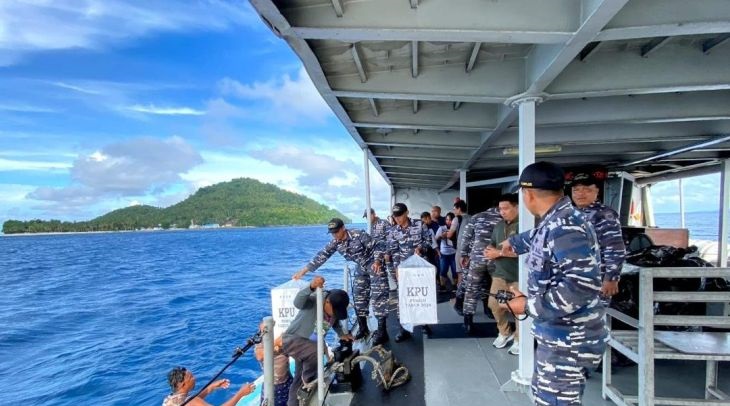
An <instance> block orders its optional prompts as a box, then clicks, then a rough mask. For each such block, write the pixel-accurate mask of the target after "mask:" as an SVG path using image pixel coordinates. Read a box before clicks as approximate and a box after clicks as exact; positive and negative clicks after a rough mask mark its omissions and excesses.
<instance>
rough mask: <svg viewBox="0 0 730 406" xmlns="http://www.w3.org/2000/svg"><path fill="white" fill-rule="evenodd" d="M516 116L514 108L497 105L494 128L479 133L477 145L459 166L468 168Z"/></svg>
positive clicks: (505, 129)
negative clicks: (496, 117) (479, 138)
mask: <svg viewBox="0 0 730 406" xmlns="http://www.w3.org/2000/svg"><path fill="white" fill-rule="evenodd" d="M517 116H518V112H517V109H516V108H512V107H509V106H504V105H501V106H499V110H498V120H497V125H496V126H495V128H494V130H492V131H487V132H484V133H483V134H482V135H481V140H480V143H479V146H478V147H477V148H475V149H474V151H472V153H471V155H470V156H469V158H468V159H467V160H465V161H464V163H463V164H462V165H461V168H462V169H469V168H470V167H471V166H472V165H473V164H474V162H476V161H477V159H479V157H480V156H481V155H482V154H483V153H484V151H485V150H486V149H487V148H488V147H489V144H490V143H491V142H492V141H493V140H494V139H496V138H497V137H499V136H500V135H501V134H502V133H504V132H505V131H507V129H508V128H509V126H510V125H512V123H513V122H514V121H515V120H517Z"/></svg>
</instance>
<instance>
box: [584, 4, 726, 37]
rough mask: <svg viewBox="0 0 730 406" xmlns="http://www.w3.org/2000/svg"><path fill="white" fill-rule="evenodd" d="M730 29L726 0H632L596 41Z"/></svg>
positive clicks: (704, 32)
mask: <svg viewBox="0 0 730 406" xmlns="http://www.w3.org/2000/svg"><path fill="white" fill-rule="evenodd" d="M728 32H730V7H728V5H727V1H726V0H702V1H686V0H641V1H630V2H629V3H628V4H626V6H624V8H622V9H621V11H619V12H618V14H616V16H615V17H614V18H613V19H611V21H610V22H609V23H608V24H607V25H606V27H605V28H603V30H601V32H600V33H599V34H598V35H597V36H596V38H595V39H594V40H595V41H612V40H625V39H633V38H655V37H676V36H680V35H704V34H720V33H728Z"/></svg>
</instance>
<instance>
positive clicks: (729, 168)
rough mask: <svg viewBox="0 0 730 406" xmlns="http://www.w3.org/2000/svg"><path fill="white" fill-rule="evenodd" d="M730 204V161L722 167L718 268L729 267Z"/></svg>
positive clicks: (729, 308) (727, 307) (726, 311)
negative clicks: (729, 214)
mask: <svg viewBox="0 0 730 406" xmlns="http://www.w3.org/2000/svg"><path fill="white" fill-rule="evenodd" d="M729 204H730V159H725V160H723V161H722V164H721V166H720V219H719V223H720V229H719V230H718V235H717V236H718V238H717V244H718V246H717V266H719V267H721V268H726V267H727V256H728V246H727V242H728V237H729V236H730V217H728V209H729V208H730V207H728V205H729ZM722 312H723V315H725V316H727V315H730V303H727V302H726V303H725V304H724V308H723V310H722Z"/></svg>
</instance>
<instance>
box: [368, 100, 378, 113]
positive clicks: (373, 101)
mask: <svg viewBox="0 0 730 406" xmlns="http://www.w3.org/2000/svg"><path fill="white" fill-rule="evenodd" d="M368 101H369V102H370V109H371V110H372V111H373V115H374V116H375V117H377V116H379V115H380V112H379V111H378V105H377V104H375V99H368Z"/></svg>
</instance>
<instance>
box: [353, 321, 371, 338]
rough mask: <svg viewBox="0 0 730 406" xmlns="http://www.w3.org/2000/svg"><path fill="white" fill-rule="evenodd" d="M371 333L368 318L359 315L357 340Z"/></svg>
mask: <svg viewBox="0 0 730 406" xmlns="http://www.w3.org/2000/svg"><path fill="white" fill-rule="evenodd" d="M368 334H370V329H369V328H368V318H367V317H366V316H357V335H356V336H355V340H362V339H363V338H365V337H367V336H368Z"/></svg>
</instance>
